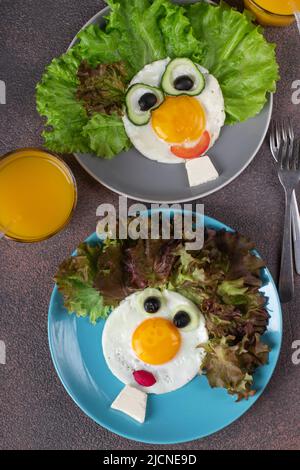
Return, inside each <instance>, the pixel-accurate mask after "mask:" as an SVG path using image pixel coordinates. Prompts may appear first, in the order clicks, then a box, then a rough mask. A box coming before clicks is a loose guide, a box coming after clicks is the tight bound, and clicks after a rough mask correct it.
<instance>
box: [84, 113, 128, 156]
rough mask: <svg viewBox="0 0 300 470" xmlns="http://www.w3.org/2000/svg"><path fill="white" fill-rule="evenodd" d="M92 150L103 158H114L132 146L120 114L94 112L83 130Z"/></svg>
mask: <svg viewBox="0 0 300 470" xmlns="http://www.w3.org/2000/svg"><path fill="white" fill-rule="evenodd" d="M82 135H83V136H84V138H85V139H86V140H87V141H88V143H89V146H90V148H91V150H92V152H93V153H94V154H95V155H97V156H99V157H102V158H108V159H109V158H113V157H114V156H115V155H117V154H118V153H120V152H121V151H122V150H128V149H129V148H130V147H131V143H130V140H129V139H128V137H127V134H126V132H125V128H124V126H123V121H122V119H121V118H120V116H117V115H114V114H113V115H111V116H108V115H106V114H98V113H97V114H94V115H93V116H92V118H91V119H90V120H89V122H88V123H87V124H86V125H85V127H84V128H83V130H82Z"/></svg>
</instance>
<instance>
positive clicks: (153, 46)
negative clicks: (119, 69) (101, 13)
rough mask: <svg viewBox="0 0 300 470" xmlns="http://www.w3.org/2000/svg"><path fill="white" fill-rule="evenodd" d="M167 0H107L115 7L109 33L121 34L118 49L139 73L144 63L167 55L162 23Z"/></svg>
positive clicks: (110, 16) (108, 28)
mask: <svg viewBox="0 0 300 470" xmlns="http://www.w3.org/2000/svg"><path fill="white" fill-rule="evenodd" d="M163 3H165V0H154V1H153V2H151V1H150V0H107V4H108V5H109V6H110V7H111V9H112V11H111V14H110V15H109V17H108V25H107V28H106V31H107V33H109V34H117V35H119V37H120V38H121V40H120V41H119V44H118V52H119V54H120V56H121V59H122V60H124V61H125V62H127V64H128V65H129V67H130V70H131V74H132V75H135V74H136V73H137V72H138V71H139V70H141V69H142V68H143V67H144V65H146V64H149V63H150V62H154V61H155V60H159V59H164V58H165V57H166V55H167V54H166V48H165V44H164V40H163V35H162V32H161V29H160V27H159V20H160V19H161V18H162V16H163V13H164V9H163V8H162V5H163Z"/></svg>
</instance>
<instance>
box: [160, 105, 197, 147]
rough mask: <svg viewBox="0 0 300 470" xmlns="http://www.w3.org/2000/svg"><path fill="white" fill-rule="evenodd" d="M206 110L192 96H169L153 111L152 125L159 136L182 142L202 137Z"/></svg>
mask: <svg viewBox="0 0 300 470" xmlns="http://www.w3.org/2000/svg"><path fill="white" fill-rule="evenodd" d="M205 125H206V123H205V112H204V109H203V107H202V106H201V103H199V101H198V100H197V99H196V98H193V97H192V96H167V97H166V98H165V101H164V102H163V103H162V104H161V105H160V106H159V108H157V109H155V110H154V111H153V112H152V127H153V129H154V131H155V132H156V134H157V135H158V137H160V138H161V139H163V140H165V141H166V142H170V143H178V144H181V143H183V142H187V141H193V140H197V139H199V138H200V136H201V135H202V133H203V131H204V130H205Z"/></svg>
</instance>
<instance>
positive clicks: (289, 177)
mask: <svg viewBox="0 0 300 470" xmlns="http://www.w3.org/2000/svg"><path fill="white" fill-rule="evenodd" d="M281 130H282V133H283V135H284V136H285V137H286V138H285V139H284V140H283V142H282V143H281V144H280V146H279V151H278V164H277V167H278V177H279V181H280V183H281V184H282V186H283V188H284V192H285V216H284V232H283V241H282V253H281V265H280V276H279V294H280V298H281V301H282V302H289V301H290V300H292V298H293V296H294V269H293V255H292V225H291V222H292V220H291V218H292V210H291V209H292V207H291V204H292V197H293V192H294V191H295V189H296V187H297V185H298V183H299V181H300V161H299V160H300V158H299V150H300V148H299V140H295V141H294V142H292V141H291V140H290V139H287V133H286V129H285V127H284V125H282V126H281Z"/></svg>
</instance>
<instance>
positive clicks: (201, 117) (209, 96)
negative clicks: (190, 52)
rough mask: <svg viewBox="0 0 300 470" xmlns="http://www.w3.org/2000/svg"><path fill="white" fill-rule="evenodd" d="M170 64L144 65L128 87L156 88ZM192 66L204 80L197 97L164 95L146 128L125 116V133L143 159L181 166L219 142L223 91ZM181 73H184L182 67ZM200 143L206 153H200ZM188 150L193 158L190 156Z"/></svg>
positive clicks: (213, 81) (214, 79)
mask: <svg viewBox="0 0 300 470" xmlns="http://www.w3.org/2000/svg"><path fill="white" fill-rule="evenodd" d="M170 61H171V59H170V58H167V59H163V60H158V61H156V62H153V63H151V64H148V65H146V66H145V67H144V68H143V69H142V70H140V71H139V72H138V73H137V75H135V77H134V78H133V79H132V81H131V83H130V86H133V85H135V84H144V85H146V86H152V87H157V88H159V87H160V85H161V81H162V77H163V75H164V73H165V70H166V67H167V65H168V64H169V63H170ZM195 65H196V66H197V67H198V69H199V70H200V71H201V72H202V74H203V76H204V79H205V86H204V88H203V90H202V91H201V92H200V94H199V95H196V96H188V95H184V94H181V95H180V96H169V95H168V94H166V95H165V96H164V100H163V102H162V103H161V104H160V105H159V106H158V107H157V108H156V109H154V110H152V112H151V119H150V121H149V122H148V123H147V124H145V125H135V124H134V123H133V122H132V121H131V120H130V119H129V118H128V115H127V114H126V113H125V114H124V116H123V123H124V127H125V130H126V133H127V135H128V137H129V139H130V140H131V142H132V144H133V145H134V146H135V148H136V149H137V150H138V151H139V152H140V153H141V154H143V155H144V156H145V157H147V158H149V159H151V160H156V161H158V162H161V163H183V162H184V161H185V160H184V158H194V157H193V155H194V154H193V151H194V149H197V148H198V149H199V155H198V156H200V155H201V154H204V153H205V152H207V151H208V150H209V149H210V148H211V147H212V146H213V145H214V143H215V141H216V140H217V139H218V137H219V134H220V131H221V128H222V126H223V125H224V122H225V111H224V99H223V94H222V90H221V87H220V85H219V83H218V80H217V79H216V78H215V77H214V76H213V75H211V74H210V73H209V72H208V70H207V69H205V68H204V67H202V66H201V65H198V64H195ZM181 72H182V73H183V74H184V72H185V71H184V68H183V69H182V70H181ZM203 144H204V147H205V150H203V152H201V150H200V149H202V148H204V147H203ZM182 149H183V152H182ZM189 150H190V153H191V155H192V156H189ZM181 154H183V155H186V156H185V157H184V156H182V155H181ZM181 157H182V158H181Z"/></svg>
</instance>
